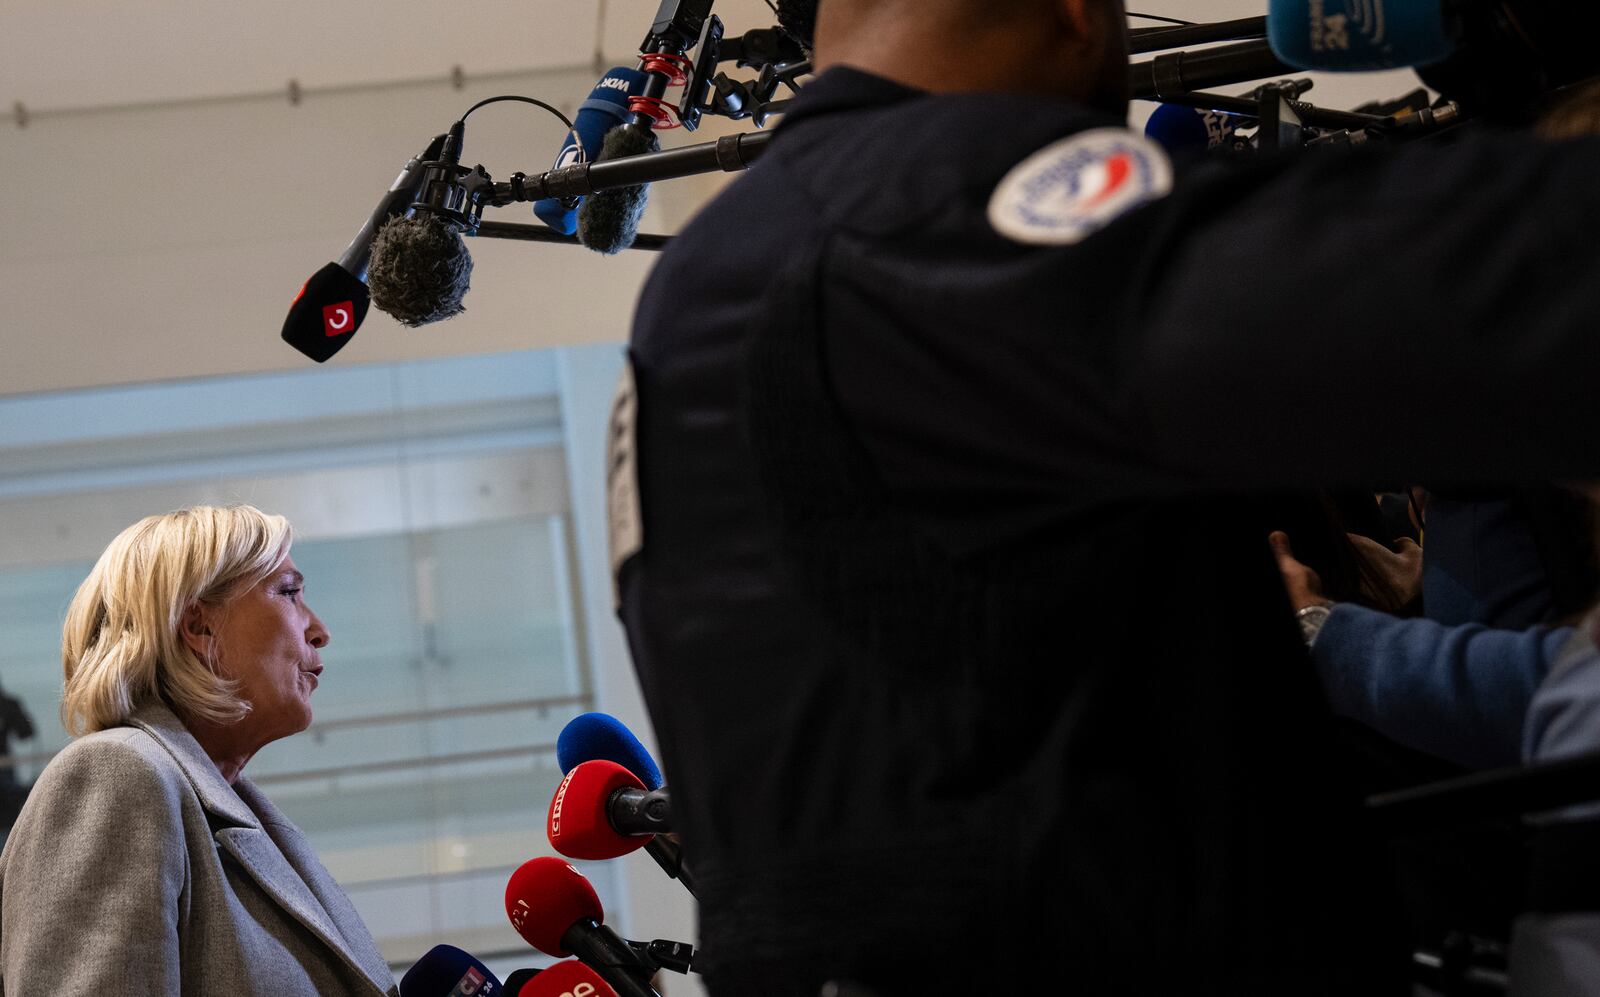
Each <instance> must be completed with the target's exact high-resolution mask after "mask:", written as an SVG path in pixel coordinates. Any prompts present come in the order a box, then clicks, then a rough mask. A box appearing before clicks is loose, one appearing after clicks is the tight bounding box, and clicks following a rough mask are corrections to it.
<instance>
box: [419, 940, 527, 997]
mask: <svg viewBox="0 0 1600 997" xmlns="http://www.w3.org/2000/svg"><path fill="white" fill-rule="evenodd" d="M504 992H505V991H504V988H503V987H501V985H500V979H499V978H498V977H497V976H495V975H494V974H493V973H491V972H489V967H488V966H485V965H484V964H483V963H481V962H479V961H478V960H477V959H475V958H473V957H472V956H471V955H468V954H467V953H466V952H463V951H462V950H460V949H458V948H456V947H455V946H454V945H435V946H434V947H433V948H431V949H429V950H428V952H427V954H426V955H424V956H423V957H422V958H421V959H418V960H417V961H416V964H415V965H413V966H412V967H411V968H410V969H408V970H406V975H405V976H403V977H401V978H400V997H501V994H502V993H504Z"/></svg>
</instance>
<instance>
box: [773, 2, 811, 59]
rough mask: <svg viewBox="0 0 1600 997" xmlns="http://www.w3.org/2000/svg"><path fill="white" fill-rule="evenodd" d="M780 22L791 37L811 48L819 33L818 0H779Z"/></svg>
mask: <svg viewBox="0 0 1600 997" xmlns="http://www.w3.org/2000/svg"><path fill="white" fill-rule="evenodd" d="M778 24H780V25H781V26H782V27H783V30H785V31H787V32H788V33H789V37H791V38H793V39H794V40H795V41H797V42H799V43H800V44H801V45H804V46H805V47H806V48H808V49H809V48H811V37H812V36H813V35H815V34H816V33H817V0H778Z"/></svg>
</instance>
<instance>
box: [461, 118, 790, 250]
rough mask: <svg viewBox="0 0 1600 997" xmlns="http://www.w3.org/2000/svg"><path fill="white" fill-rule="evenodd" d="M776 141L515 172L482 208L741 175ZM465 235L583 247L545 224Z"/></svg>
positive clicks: (748, 139)
mask: <svg viewBox="0 0 1600 997" xmlns="http://www.w3.org/2000/svg"><path fill="white" fill-rule="evenodd" d="M771 141H772V133H771V132H741V133H740V134H738V135H724V136H723V137H722V138H719V139H717V140H716V141H715V142H702V143H700V144H699V145H686V146H682V147H680V148H677V149H664V150H662V151H661V152H648V153H645V154H643V155H639V156H628V157H626V158H624V159H610V160H607V161H605V162H603V163H578V164H575V165H573V166H563V167H562V168H560V169H558V170H546V171H545V172H543V173H539V174H536V175H534V176H527V175H525V174H522V173H515V174H512V177H511V179H510V180H508V181H503V182H501V181H497V182H493V183H491V184H489V185H487V186H486V187H485V188H484V190H483V195H482V204H483V206H487V207H496V208H503V207H505V206H506V205H509V204H517V203H519V202H522V201H540V200H543V199H544V198H547V197H582V196H584V195H585V194H592V193H594V192H595V191H597V190H610V189H612V188H615V187H633V186H637V185H639V184H647V183H659V182H660V181H662V180H676V179H678V178H680V177H689V176H698V175H700V174H703V173H718V172H721V173H737V172H739V171H741V170H744V169H746V168H748V167H749V166H750V164H751V163H753V162H755V161H756V160H757V159H759V158H760V157H761V154H762V153H763V152H765V151H766V148H767V144H768V143H769V142H771ZM480 169H481V167H480ZM464 234H466V235H477V236H484V237H487V238H490V239H518V240H521V241H523V242H550V243H559V244H562V245H571V246H575V245H578V240H577V239H576V238H575V237H573V236H570V235H559V234H557V233H555V232H552V231H550V229H548V228H546V227H545V226H543V225H519V224H515V223H508V222H477V223H476V224H473V225H471V226H470V227H469V228H468V229H467V231H466V232H465V233H464ZM670 238H671V237H670V236H665V235H641V236H639V237H638V238H637V239H636V240H635V241H634V243H633V247H632V248H634V249H649V250H660V249H663V248H665V247H666V244H667V242H668V241H669V239H670Z"/></svg>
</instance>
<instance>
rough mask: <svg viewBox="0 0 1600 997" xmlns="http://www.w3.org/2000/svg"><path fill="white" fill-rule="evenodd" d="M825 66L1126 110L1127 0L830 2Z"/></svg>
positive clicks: (821, 51) (822, 53)
mask: <svg viewBox="0 0 1600 997" xmlns="http://www.w3.org/2000/svg"><path fill="white" fill-rule="evenodd" d="M815 54H816V63H817V66H818V68H819V69H825V68H827V67H829V66H834V65H850V66H855V67H857V68H860V69H865V70H867V71H869V72H874V73H878V74H880V75H883V76H887V77H889V78H891V79H895V80H899V81H900V82H902V83H906V84H909V85H911V86H915V87H919V88H921V89H925V90H932V91H935V92H942V91H958V90H1001V91H1025V92H1030V93H1047V94H1055V95H1058V96H1061V97H1064V98H1067V99H1069V100H1074V101H1077V102H1079V103H1083V104H1088V105H1090V106H1092V107H1097V108H1100V109H1103V110H1106V111H1110V112H1111V113H1113V114H1117V115H1122V114H1124V113H1126V111H1127V103H1128V40H1127V17H1126V13H1125V10H1124V7H1123V0H1002V2H995V0H823V2H822V3H821V4H820V5H819V6H818V8H817V28H816V50H815Z"/></svg>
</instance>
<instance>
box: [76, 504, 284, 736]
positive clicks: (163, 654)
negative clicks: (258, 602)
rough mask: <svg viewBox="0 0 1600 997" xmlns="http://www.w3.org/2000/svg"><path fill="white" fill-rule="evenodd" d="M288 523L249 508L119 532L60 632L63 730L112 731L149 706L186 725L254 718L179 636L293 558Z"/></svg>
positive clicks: (197, 513) (200, 509) (202, 509)
mask: <svg viewBox="0 0 1600 997" xmlns="http://www.w3.org/2000/svg"><path fill="white" fill-rule="evenodd" d="M293 539H294V532H293V530H292V529H291V528H290V526H289V522H288V520H286V519H284V518H283V517H282V516H269V515H267V514H266V513H264V512H262V511H261V510H260V509H257V508H255V507H254V506H249V505H234V506H222V507H218V506H194V507H192V508H188V509H179V510H178V511H177V512H169V513H165V514H163V515H160V516H149V517H146V518H145V519H141V520H140V521H139V522H137V523H134V524H133V525H132V526H130V527H128V528H127V529H125V530H123V531H122V532H121V533H120V534H118V535H117V538H116V539H115V540H113V541H111V544H110V546H108V547H106V549H105V553H103V554H101V555H100V560H99V561H98V562H96V563H95V566H94V570H92V571H90V572H89V577H88V578H85V579H84V580H83V584H82V585H80V586H78V593H77V595H75V596H73V598H72V605H71V607H70V608H68V610H67V620H66V624H65V625H64V626H63V627H62V632H61V667H62V670H63V672H64V673H65V676H66V686H65V691H64V692H63V694H62V698H61V720H62V723H63V724H65V726H66V728H67V730H68V731H69V732H70V733H72V734H87V733H91V732H93V731H97V730H105V729H106V728H108V727H116V726H119V725H121V724H123V723H124V722H126V720H127V719H128V717H129V716H130V715H131V714H132V713H133V711H134V710H135V709H136V708H137V707H138V706H139V705H140V704H141V703H143V702H144V701H147V700H148V699H150V698H151V697H153V696H159V697H160V698H162V699H164V700H166V702H167V704H168V705H169V706H171V707H173V709H175V710H176V711H177V712H179V713H180V714H183V715H184V716H186V717H192V718H197V719H203V720H209V721H211V722H213V723H232V722H234V721H237V720H238V719H239V718H240V717H242V716H244V715H245V714H246V713H248V712H249V710H250V707H249V704H247V703H245V702H244V701H243V700H241V699H240V698H239V696H238V695H237V692H238V685H237V683H235V682H233V681H231V680H229V679H226V678H223V677H222V676H220V675H218V674H217V673H216V671H215V668H214V664H215V663H214V662H208V661H203V660H202V659H201V658H200V657H199V656H198V655H196V654H195V653H194V651H193V650H191V649H190V648H189V646H188V644H186V643H185V642H184V640H183V638H182V636H181V634H180V633H179V630H180V627H181V626H182V621H183V614H184V613H185V612H186V611H187V610H188V609H189V607H190V606H193V605H194V604H196V603H204V604H206V605H210V606H221V605H225V604H226V603H227V602H228V601H229V600H230V599H232V598H233V597H234V596H235V595H238V594H239V593H241V592H243V591H245V590H247V589H249V588H250V587H251V586H253V585H256V584H257V583H259V582H260V581H261V580H262V579H264V578H266V577H267V576H268V575H269V574H270V573H271V572H272V569H273V568H275V567H277V566H278V565H279V564H280V563H282V561H283V559H284V558H285V557H287V556H288V554H289V545H290V544H291V543H292V542H293Z"/></svg>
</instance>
